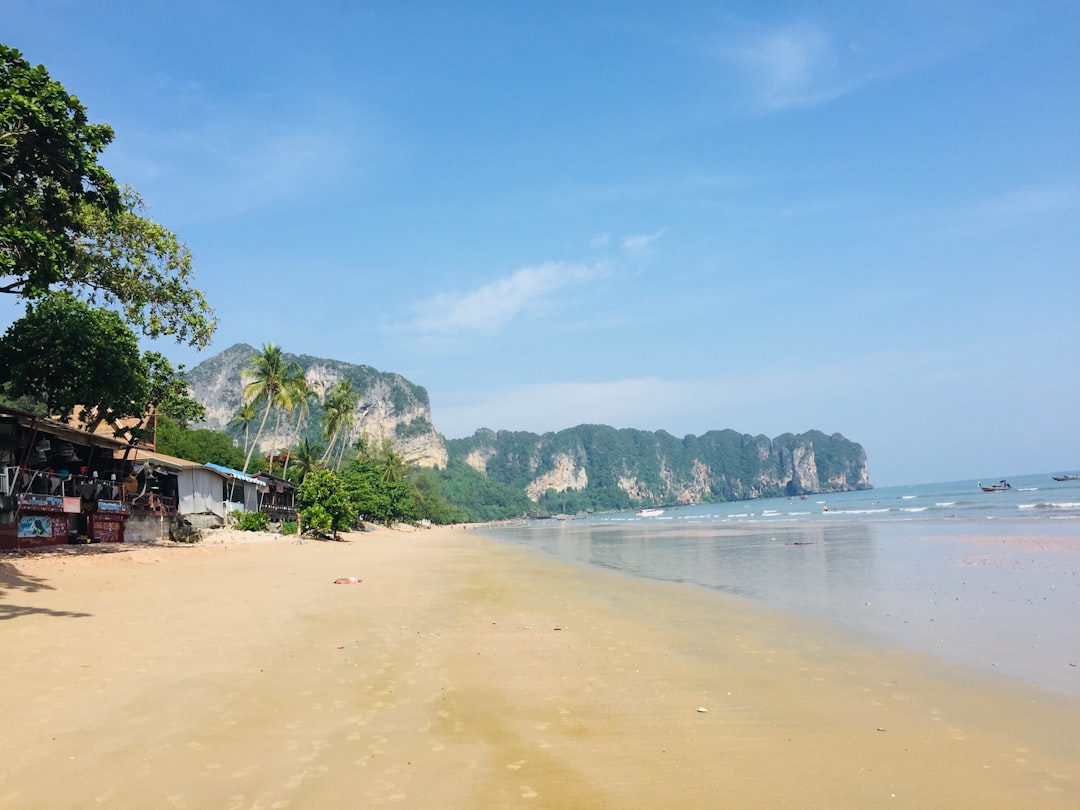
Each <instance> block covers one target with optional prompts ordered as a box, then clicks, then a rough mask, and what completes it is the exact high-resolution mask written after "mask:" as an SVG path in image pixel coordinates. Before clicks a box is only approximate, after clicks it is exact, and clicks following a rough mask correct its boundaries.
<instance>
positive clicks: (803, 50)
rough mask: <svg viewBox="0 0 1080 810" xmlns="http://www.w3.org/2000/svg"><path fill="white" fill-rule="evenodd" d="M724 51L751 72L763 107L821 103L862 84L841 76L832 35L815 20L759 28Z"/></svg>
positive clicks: (780, 108) (724, 53)
mask: <svg viewBox="0 0 1080 810" xmlns="http://www.w3.org/2000/svg"><path fill="white" fill-rule="evenodd" d="M723 55H724V56H725V57H726V58H727V59H729V60H730V61H731V62H733V63H735V64H736V65H737V66H739V67H740V68H741V69H742V70H743V72H744V73H746V74H747V76H748V78H749V80H750V82H751V83H752V85H753V87H754V94H755V106H757V107H759V108H761V109H764V110H782V109H787V108H791V107H809V106H814V105H816V104H822V103H824V102H827V101H831V100H833V99H835V98H838V97H839V96H841V95H844V94H845V93H847V92H850V91H851V90H852V89H853V88H854V87H856V86H858V84H859V82H857V81H852V80H850V79H844V78H843V77H842V76H841V75H840V71H839V69H838V68H839V62H840V60H839V58H838V54H837V50H836V47H835V45H834V42H833V39H832V37H831V35H830V34H829V32H828V31H826V29H825V28H824V27H822V26H820V25H817V24H814V23H808V22H799V23H792V24H789V25H787V26H784V27H782V28H775V29H771V30H767V31H763V32H758V33H756V34H754V35H752V36H750V37H748V38H746V39H745V40H743V41H742V42H739V43H733V44H729V45H727V46H726V47H724V48H723Z"/></svg>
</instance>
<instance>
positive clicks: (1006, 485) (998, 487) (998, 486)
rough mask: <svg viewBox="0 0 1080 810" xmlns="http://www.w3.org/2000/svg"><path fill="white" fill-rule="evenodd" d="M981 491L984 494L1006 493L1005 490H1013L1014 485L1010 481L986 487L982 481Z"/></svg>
mask: <svg viewBox="0 0 1080 810" xmlns="http://www.w3.org/2000/svg"><path fill="white" fill-rule="evenodd" d="M979 489H981V490H982V491H983V492H1004V491H1005V490H1008V489H1012V484H1010V483H1009V482H1008V481H1005V480H1002V481H1001V482H1000V483H997V484H991V485H990V486H985V485H984V484H983V482H982V481H980V482H979Z"/></svg>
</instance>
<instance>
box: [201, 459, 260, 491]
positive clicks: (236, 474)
mask: <svg viewBox="0 0 1080 810" xmlns="http://www.w3.org/2000/svg"><path fill="white" fill-rule="evenodd" d="M203 466H204V467H206V468H207V469H210V470H213V471H214V472H216V473H220V474H221V475H224V476H226V477H228V478H235V479H236V480H237V481H243V482H244V483H245V484H254V485H255V486H265V485H266V482H265V481H260V480H259V479H258V478H252V477H251V476H250V475H248V474H247V473H242V472H240V471H239V470H234V469H232V468H231V467H222V466H221V465H220V464H214V463H213V462H211V461H208V462H206V464H204V465H203Z"/></svg>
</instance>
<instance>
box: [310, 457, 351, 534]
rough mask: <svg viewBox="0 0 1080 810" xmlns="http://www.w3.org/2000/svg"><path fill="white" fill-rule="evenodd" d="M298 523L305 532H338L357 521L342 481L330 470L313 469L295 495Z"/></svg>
mask: <svg viewBox="0 0 1080 810" xmlns="http://www.w3.org/2000/svg"><path fill="white" fill-rule="evenodd" d="M296 504H297V507H298V508H299V511H300V520H301V526H302V527H303V530H304V532H305V533H307V532H318V533H325V534H334V535H335V536H336V535H337V533H338V532H343V531H347V530H348V529H349V528H350V527H352V525H353V524H354V523H355V522H356V507H355V506H354V505H353V502H352V500H350V497H349V494H348V493H347V492H346V488H345V483H344V482H343V481H342V479H341V477H340V476H339V475H338V474H337V473H335V472H333V471H332V470H312V471H311V472H310V473H308V475H307V477H305V478H304V483H302V484H301V485H300V490H299V491H298V492H297V495H296Z"/></svg>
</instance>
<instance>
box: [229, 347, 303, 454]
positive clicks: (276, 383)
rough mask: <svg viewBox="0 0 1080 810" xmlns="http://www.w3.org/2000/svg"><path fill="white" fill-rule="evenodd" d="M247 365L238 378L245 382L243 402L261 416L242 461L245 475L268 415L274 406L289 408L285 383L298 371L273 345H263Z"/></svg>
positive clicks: (288, 394) (287, 387)
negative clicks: (254, 405)
mask: <svg viewBox="0 0 1080 810" xmlns="http://www.w3.org/2000/svg"><path fill="white" fill-rule="evenodd" d="M248 363H249V364H250V367H249V368H247V369H245V370H244V371H242V372H241V379H242V381H243V383H244V399H246V400H247V401H249V402H252V403H255V404H256V405H259V406H261V407H262V410H263V415H262V419H261V421H260V422H259V429H258V430H257V431H256V432H255V439H254V440H253V441H252V442H251V446H250V447H249V448H248V451H247V458H245V459H244V468H243V471H244V472H247V470H248V466H249V465H250V464H251V456H252V454H253V453H254V452H255V448H256V447H258V446H259V438H260V437H261V436H262V432H263V429H264V428H265V427H266V420H267V418H268V417H269V416H270V411H271V410H273V409H274V408H275V407H277V408H288V407H290V405H291V400H290V399H289V397H290V391H289V386H288V383H289V380H290V378H291V377H292V376H294V375H295V374H296V373H297V369H298V368H299V367H298V366H296V364H295V363H289V362H287V361H286V360H285V355H284V354H282V351H281V349H279V348H278V347H277V346H275V345H274V344H273V343H272V342H271V343H267V344H266V345H265V346H263V348H262V351H261V352H258V353H256V354H253V355H252V356H251V358H250V359H249V360H248ZM294 367H295V368H294Z"/></svg>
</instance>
